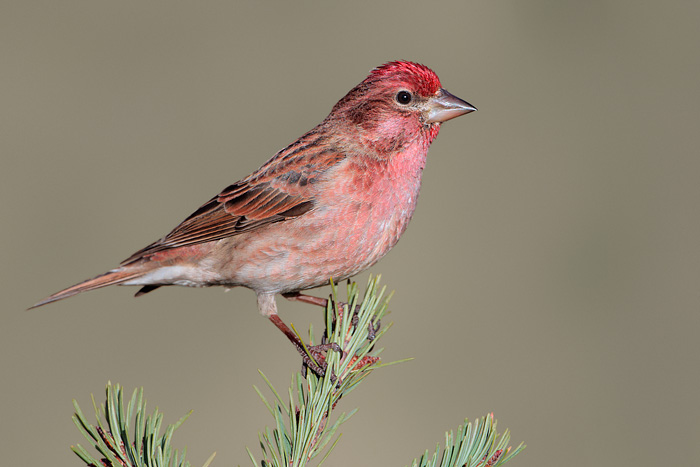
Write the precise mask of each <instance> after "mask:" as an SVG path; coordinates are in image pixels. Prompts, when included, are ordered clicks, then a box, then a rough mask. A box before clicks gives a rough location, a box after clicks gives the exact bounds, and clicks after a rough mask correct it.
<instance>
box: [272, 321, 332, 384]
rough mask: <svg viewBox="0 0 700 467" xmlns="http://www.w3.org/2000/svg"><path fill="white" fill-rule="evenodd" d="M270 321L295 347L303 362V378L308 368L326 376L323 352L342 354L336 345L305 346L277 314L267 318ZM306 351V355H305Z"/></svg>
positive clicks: (318, 374)
mask: <svg viewBox="0 0 700 467" xmlns="http://www.w3.org/2000/svg"><path fill="white" fill-rule="evenodd" d="M269 318H270V321H272V324H274V325H275V326H277V329H279V330H280V331H282V332H283V333H284V335H285V336H287V338H288V339H289V340H290V341H291V342H292V344H293V345H294V347H296V349H297V351H298V352H299V354H300V355H301V358H302V360H303V361H304V368H303V370H302V371H303V373H304V376H306V368H307V367H308V368H310V369H311V371H313V372H314V373H315V374H316V375H317V376H319V377H322V376H324V375H325V374H326V366H327V364H326V362H325V357H324V355H323V352H325V351H327V350H335V351H336V352H340V353H341V354H342V353H343V350H342V349H341V348H340V346H339V345H338V344H335V343H333V344H320V345H310V346H305V345H304V343H303V342H301V339H299V336H297V334H296V333H295V332H294V331H292V330H291V329H290V328H289V326H287V325H286V324H285V323H284V321H282V318H280V317H279V315H278V314H277V313H275V314H273V315H270V316H269ZM307 350H308V353H307Z"/></svg>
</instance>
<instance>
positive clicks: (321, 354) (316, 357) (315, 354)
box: [299, 342, 343, 381]
mask: <svg viewBox="0 0 700 467" xmlns="http://www.w3.org/2000/svg"><path fill="white" fill-rule="evenodd" d="M306 350H308V353H307V352H306V351H305V350H304V349H302V350H300V352H299V353H300V354H301V359H302V360H303V363H302V365H301V374H302V376H304V378H306V372H307V369H309V370H311V371H312V372H313V373H314V374H315V375H316V376H318V377H319V378H322V377H324V376H325V375H326V370H327V369H328V363H327V362H326V353H327V352H328V351H329V350H333V351H335V352H340V358H343V349H341V348H340V346H339V345H338V344H336V343H335V342H334V343H331V344H319V345H311V346H307V347H306ZM335 380H336V376H335V375H331V381H335Z"/></svg>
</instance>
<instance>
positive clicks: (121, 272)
mask: <svg viewBox="0 0 700 467" xmlns="http://www.w3.org/2000/svg"><path fill="white" fill-rule="evenodd" d="M145 272H146V271H143V270H134V269H132V268H127V269H115V270H113V271H109V272H106V273H104V274H101V275H99V276H97V277H94V278H92V279H88V280H86V281H83V282H81V283H79V284H75V285H74V286H72V287H68V288H67V289H64V290H61V291H60V292H56V293H55V294H53V295H49V296H48V297H46V298H45V299H43V300H42V301H40V302H39V303H36V304H34V305H32V306H31V307H29V308H27V309H28V310H31V309H32V308H37V307H40V306H43V305H46V304H48V303H51V302H55V301H58V300H63V299H64V298H68V297H72V296H73V295H77V294H79V293H81V292H87V291H88V290H93V289H99V288H102V287H107V286H108V285H114V284H121V283H122V282H126V281H128V280H131V279H135V278H137V277H139V276H142V275H144V273H145Z"/></svg>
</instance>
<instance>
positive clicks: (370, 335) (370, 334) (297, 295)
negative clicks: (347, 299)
mask: <svg viewBox="0 0 700 467" xmlns="http://www.w3.org/2000/svg"><path fill="white" fill-rule="evenodd" d="M282 296H283V297H284V298H286V299H287V300H291V301H295V302H302V303H308V304H310V305H316V306H320V307H322V308H326V307H327V306H328V299H326V298H321V297H314V296H313V295H306V294H303V293H301V292H287V293H283V294H282ZM339 305H340V308H339V311H340V312H342V311H341V310H342V309H343V308H344V307H345V305H347V303H343V302H340V303H339ZM359 312H360V306H359V305H356V306H355V309H354V310H353V313H352V318H351V320H352V321H351V323H352V325H353V326H357V322H358V320H359V316H358V315H359ZM379 329H381V321H380V320H377V322H376V323H375V325H374V326H372V323H369V325H368V327H367V340H368V341H372V340H374V338H375V337H376V336H377V332H379Z"/></svg>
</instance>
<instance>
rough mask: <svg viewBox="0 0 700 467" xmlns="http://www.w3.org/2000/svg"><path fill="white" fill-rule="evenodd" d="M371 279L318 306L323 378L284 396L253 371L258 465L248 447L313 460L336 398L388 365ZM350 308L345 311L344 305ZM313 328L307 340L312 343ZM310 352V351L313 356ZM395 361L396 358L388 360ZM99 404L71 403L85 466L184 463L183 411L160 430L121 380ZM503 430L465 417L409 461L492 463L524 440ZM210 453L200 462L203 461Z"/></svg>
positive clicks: (269, 456) (292, 462)
mask: <svg viewBox="0 0 700 467" xmlns="http://www.w3.org/2000/svg"><path fill="white" fill-rule="evenodd" d="M378 282H379V278H375V279H370V281H369V284H368V286H367V290H366V291H365V294H364V297H363V299H362V301H361V303H360V299H359V295H360V294H359V291H358V287H357V285H356V284H355V283H348V295H347V296H348V304H341V303H339V302H338V301H337V293H336V290H335V287H332V292H333V293H332V296H331V300H330V301H329V304H328V306H327V308H326V316H325V318H326V319H325V321H326V322H325V324H326V329H325V331H324V333H323V338H322V340H321V343H329V344H333V343H335V344H337V345H338V346H339V347H340V348H341V349H342V350H343V351H342V352H336V351H333V350H329V351H327V353H326V355H325V357H323V360H322V362H319V363H323V362H325V364H326V365H327V368H326V372H325V376H323V377H318V376H316V375H315V374H314V373H312V372H307V373H308V374H306V375H305V376H302V374H301V373H298V372H297V373H296V374H295V375H294V376H293V377H292V383H291V386H290V388H289V389H288V391H287V397H288V398H287V399H283V398H282V396H281V395H280V394H279V393H278V392H277V391H276V390H275V388H274V387H273V385H272V383H270V381H269V380H268V379H267V377H266V376H265V375H264V374H263V373H262V372H260V374H261V376H262V377H263V379H264V380H265V383H266V384H267V386H268V388H269V390H270V391H271V392H272V395H273V398H271V399H270V401H268V399H267V398H266V397H265V396H264V395H263V393H262V391H260V389H258V388H257V387H256V388H255V390H256V391H257V392H258V395H259V396H260V398H261V400H262V401H263V403H264V404H265V406H266V407H267V408H268V410H269V411H270V414H271V415H272V417H273V419H274V427H273V428H272V429H270V428H266V429H265V430H264V431H263V432H261V433H259V439H260V447H261V449H262V456H263V460H262V461H261V462H260V463H259V464H258V462H257V461H256V460H255V457H254V456H253V453H252V452H251V451H250V450H248V455H249V456H250V460H251V461H252V462H253V464H254V465H255V466H258V465H260V466H261V467H303V466H306V465H308V464H309V463H310V461H312V460H315V459H317V458H318V459H319V461H318V463H317V465H319V466H320V465H321V464H322V463H323V462H324V461H325V459H326V458H327V457H328V455H329V454H330V452H331V451H332V450H333V447H334V446H335V445H336V443H337V442H338V440H339V438H340V435H337V436H336V434H337V433H338V428H339V427H340V425H341V424H342V423H344V422H345V421H347V420H348V419H349V418H350V417H351V416H352V415H353V414H354V413H355V410H353V411H351V412H350V413H348V414H346V413H341V414H340V415H338V416H337V417H335V419H334V420H333V419H332V415H333V413H332V412H333V410H334V409H335V407H336V404H337V403H338V401H339V400H340V399H341V398H342V397H343V396H345V395H347V394H348V393H350V392H351V391H352V390H353V389H355V388H356V387H357V386H358V385H359V384H360V383H361V382H362V381H363V380H364V378H366V377H367V376H368V375H369V374H370V373H371V372H372V371H374V370H376V369H377V368H380V367H383V366H388V365H391V364H392V363H387V364H385V363H381V362H380V359H379V354H380V353H381V351H382V349H378V350H375V345H376V343H377V341H378V340H379V339H380V338H381V337H382V336H383V335H384V333H385V332H386V331H387V330H388V329H389V328H390V325H389V326H385V327H384V328H382V329H381V330H380V329H379V323H380V320H381V318H382V317H383V316H384V314H385V313H386V311H387V302H388V300H389V298H390V297H386V298H385V288H381V289H379V286H378ZM351 310H352V311H351ZM313 339H314V336H313V328H311V329H310V330H309V340H310V342H311V343H313ZM316 358H318V356H317V357H316ZM394 363H398V362H394ZM106 396H107V397H106V402H105V403H104V404H102V405H101V406H100V407H99V408H98V407H97V405H96V404H95V400H94V398H93V406H94V408H95V416H96V418H97V426H95V425H92V424H90V423H88V421H87V420H86V418H85V416H84V415H83V413H82V412H81V410H80V407H78V404H77V402H76V401H75V400H74V401H73V406H74V407H75V414H74V415H73V421H74V423H75V425H76V426H77V427H78V429H79V430H80V431H81V433H82V434H83V435H84V436H85V438H86V439H87V440H88V441H89V442H90V443H91V445H92V447H93V448H94V449H95V450H96V451H97V452H98V453H99V460H98V459H96V458H95V457H93V456H92V455H91V454H90V453H89V452H88V451H87V450H86V449H85V448H83V447H82V446H81V445H79V444H78V445H76V446H72V447H71V448H72V449H73V451H74V452H75V453H76V454H77V455H78V457H80V458H81V459H82V460H83V461H84V462H85V463H86V464H87V465H89V466H92V467H98V466H103V467H165V466H168V467H189V466H190V463H189V462H187V461H186V460H185V450H183V451H182V453H179V452H178V451H177V450H174V448H173V447H172V446H171V438H172V435H173V432H174V430H175V429H176V428H178V427H179V426H180V425H181V424H182V422H184V421H185V419H186V418H187V417H188V416H189V414H188V415H186V416H185V417H183V418H181V419H180V420H179V421H178V422H176V423H175V424H172V425H168V426H167V427H166V428H165V431H164V433H163V434H162V435H161V434H160V429H161V426H162V421H163V414H161V413H160V412H159V411H158V409H157V408H156V410H155V411H154V412H153V413H152V414H151V415H147V414H146V402H145V400H144V399H143V389H140V390H134V392H133V394H132V396H131V399H130V401H129V403H128V404H127V405H126V406H125V405H124V395H123V389H122V387H121V386H119V385H118V384H117V385H112V384H111V383H108V384H107V390H106ZM509 441H510V434H509V432H508V430H506V431H505V433H503V435H501V436H500V437H499V435H498V433H497V432H496V422H495V420H494V418H493V414H490V415H487V416H485V417H482V418H481V419H478V420H476V421H475V422H473V423H469V422H468V421H467V420H465V424H464V426H460V427H459V429H458V430H457V435H456V436H454V435H453V433H452V432H451V431H450V432H448V433H446V434H445V445H444V448H443V449H442V455H441V454H440V446H438V447H437V449H436V451H435V453H434V454H433V455H432V456H429V454H428V451H427V450H426V451H425V453H424V454H423V456H421V457H420V458H419V459H415V460H414V461H413V463H412V464H411V465H412V467H458V466H460V467H461V466H465V467H496V466H500V465H502V464H504V463H506V462H508V461H509V460H510V459H512V458H513V457H514V456H516V455H517V454H518V453H519V452H520V451H521V450H522V449H524V447H525V446H524V445H523V444H522V443H521V444H520V445H519V446H518V447H517V448H515V449H511V447H510V446H508V443H509ZM213 458H214V455H213V454H212V456H211V457H210V458H209V459H208V460H207V462H206V464H205V466H204V467H207V466H208V465H209V464H210V463H211V462H212V460H213Z"/></svg>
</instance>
